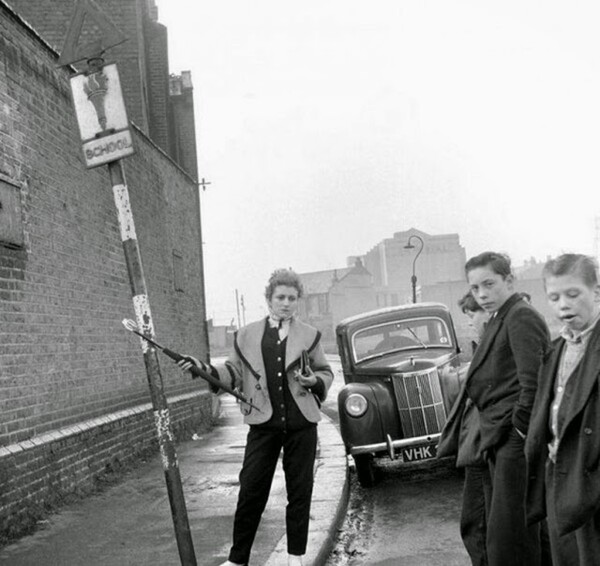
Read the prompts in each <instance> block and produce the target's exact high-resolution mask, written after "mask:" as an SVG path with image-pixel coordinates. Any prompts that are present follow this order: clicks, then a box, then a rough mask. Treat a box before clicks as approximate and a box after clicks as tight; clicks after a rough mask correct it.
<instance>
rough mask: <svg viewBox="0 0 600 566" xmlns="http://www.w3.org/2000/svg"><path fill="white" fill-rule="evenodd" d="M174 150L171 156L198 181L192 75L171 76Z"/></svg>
mask: <svg viewBox="0 0 600 566" xmlns="http://www.w3.org/2000/svg"><path fill="white" fill-rule="evenodd" d="M170 92H171V99H170V100H171V112H172V116H173V119H172V133H171V137H172V150H171V155H172V157H173V159H175V161H177V163H180V164H181V166H182V167H183V169H184V170H185V171H187V172H188V173H189V174H190V175H191V176H192V177H193V178H194V179H198V160H197V157H196V156H197V149H196V133H195V128H194V124H195V118H194V89H193V87H192V85H191V75H190V73H189V72H187V73H186V72H184V73H182V75H180V76H173V75H172V76H171V84H170Z"/></svg>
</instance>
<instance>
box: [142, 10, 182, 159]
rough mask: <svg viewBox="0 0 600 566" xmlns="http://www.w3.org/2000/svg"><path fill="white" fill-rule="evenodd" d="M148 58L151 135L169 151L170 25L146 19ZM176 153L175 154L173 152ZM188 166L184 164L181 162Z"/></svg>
mask: <svg viewBox="0 0 600 566" xmlns="http://www.w3.org/2000/svg"><path fill="white" fill-rule="evenodd" d="M145 36H146V38H147V59H148V97H149V102H150V104H149V109H150V137H151V138H152V140H153V141H154V142H155V143H156V144H158V145H159V146H160V147H162V148H163V149H164V150H165V151H168V148H169V145H170V142H169V120H170V119H171V109H170V107H169V51H168V42H167V28H166V27H165V26H163V25H161V24H158V23H156V22H152V21H147V22H146V33H145ZM171 157H173V156H171ZM181 165H182V167H183V168H184V169H185V170H186V171H189V170H188V169H186V167H185V166H184V164H183V163H182V164H181Z"/></svg>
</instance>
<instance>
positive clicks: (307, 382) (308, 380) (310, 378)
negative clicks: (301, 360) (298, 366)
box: [296, 369, 317, 387]
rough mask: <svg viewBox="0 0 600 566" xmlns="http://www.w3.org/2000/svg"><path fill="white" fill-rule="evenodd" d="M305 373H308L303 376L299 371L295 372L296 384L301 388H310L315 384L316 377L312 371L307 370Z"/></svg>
mask: <svg viewBox="0 0 600 566" xmlns="http://www.w3.org/2000/svg"><path fill="white" fill-rule="evenodd" d="M307 371H308V373H307V374H306V375H304V374H302V373H300V370H296V377H297V378H298V383H300V385H302V386H303V387H312V386H313V385H316V383H317V376H316V375H315V374H314V372H313V370H312V369H308V370H307Z"/></svg>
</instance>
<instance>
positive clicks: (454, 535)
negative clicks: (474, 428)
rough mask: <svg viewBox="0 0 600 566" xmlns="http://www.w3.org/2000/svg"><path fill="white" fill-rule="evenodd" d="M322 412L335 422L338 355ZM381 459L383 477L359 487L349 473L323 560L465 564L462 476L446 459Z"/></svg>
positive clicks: (390, 565) (351, 565)
mask: <svg viewBox="0 0 600 566" xmlns="http://www.w3.org/2000/svg"><path fill="white" fill-rule="evenodd" d="M330 362H331V363H332V366H333V368H334V371H335V373H336V377H335V379H334V385H333V387H332V390H331V392H330V396H329V398H328V399H327V401H326V403H325V405H324V408H323V409H324V411H325V413H326V414H328V415H329V416H331V417H332V418H334V420H336V422H337V392H338V391H339V389H340V388H341V387H343V385H344V383H343V377H342V374H341V368H340V366H339V361H338V360H337V358H335V357H331V358H330ZM380 462H381V481H380V483H379V484H377V485H376V486H375V487H373V488H370V489H364V488H362V487H361V486H360V485H359V484H358V482H357V480H356V475H355V474H354V473H353V472H352V473H351V495H350V501H349V504H348V512H347V515H346V520H345V522H344V524H343V526H342V528H341V529H340V532H339V536H338V540H337V542H336V546H335V548H334V550H333V552H332V553H331V555H330V557H329V560H328V561H327V563H326V566H358V565H362V564H364V565H369V566H430V565H431V566H468V565H469V564H470V561H469V558H468V555H467V553H466V551H465V550H464V547H463V545H462V541H461V539H460V533H459V525H458V521H459V514H460V498H461V491H462V481H463V479H462V476H461V474H460V473H459V472H458V471H457V470H456V469H455V468H454V467H453V466H452V465H451V464H448V463H446V462H433V463H427V464H417V465H412V466H406V465H400V464H398V463H397V462H393V463H392V462H389V461H380Z"/></svg>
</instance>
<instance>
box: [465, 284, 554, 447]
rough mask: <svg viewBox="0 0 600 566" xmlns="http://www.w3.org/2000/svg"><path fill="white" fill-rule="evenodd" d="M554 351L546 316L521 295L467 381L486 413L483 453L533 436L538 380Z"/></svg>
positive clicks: (482, 348) (494, 323) (503, 314)
mask: <svg viewBox="0 0 600 566" xmlns="http://www.w3.org/2000/svg"><path fill="white" fill-rule="evenodd" d="M548 347H549V335H548V328H547V326H546V323H545V322H544V319H543V318H542V317H541V315H540V314H539V313H538V312H537V311H536V310H535V309H534V308H533V307H532V306H531V305H530V304H529V303H527V302H526V301H525V300H523V299H522V298H521V296H520V295H519V294H518V293H515V294H514V295H512V296H511V297H509V298H508V300H507V301H506V302H505V303H504V304H503V305H502V307H500V309H498V312H497V313H496V315H495V316H494V317H493V318H492V319H491V320H490V321H489V323H488V326H487V328H486V331H485V333H484V335H483V337H482V339H481V343H480V344H479V346H478V347H477V350H476V351H475V355H474V356H473V360H472V361H471V365H470V367H469V373H468V375H467V384H466V388H467V393H468V395H469V397H470V398H471V399H472V400H473V401H474V402H475V404H476V405H477V408H478V409H479V412H480V427H481V450H482V451H483V450H487V449H489V448H492V447H494V446H496V445H498V444H500V443H501V442H503V440H504V439H505V438H506V436H507V435H508V433H509V432H510V430H511V428H512V427H516V428H517V429H519V430H520V431H521V432H522V433H523V434H526V433H527V429H528V426H529V418H530V415H531V409H532V407H533V402H534V398H535V393H536V390H537V382H538V374H539V370H540V366H541V364H542V361H543V358H544V354H545V353H546V352H547V350H548Z"/></svg>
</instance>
